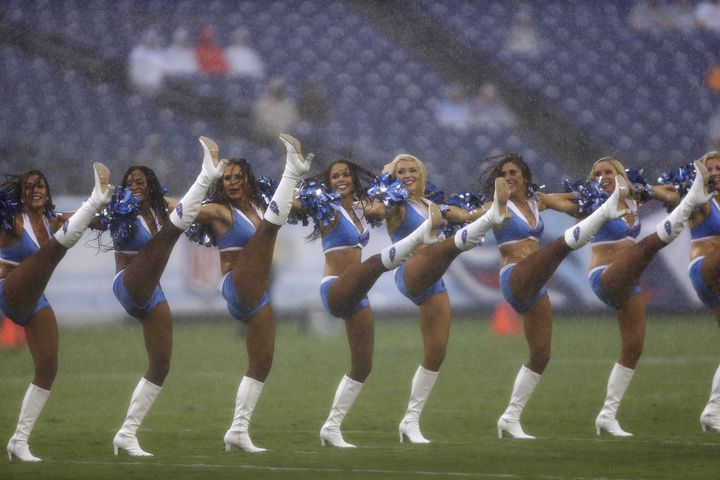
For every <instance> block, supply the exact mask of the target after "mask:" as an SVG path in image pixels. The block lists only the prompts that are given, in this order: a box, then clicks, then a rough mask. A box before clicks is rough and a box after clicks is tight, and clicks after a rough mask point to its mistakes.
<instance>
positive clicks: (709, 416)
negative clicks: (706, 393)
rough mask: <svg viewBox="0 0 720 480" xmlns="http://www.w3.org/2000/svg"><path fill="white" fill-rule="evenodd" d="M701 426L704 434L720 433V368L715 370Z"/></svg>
mask: <svg viewBox="0 0 720 480" xmlns="http://www.w3.org/2000/svg"><path fill="white" fill-rule="evenodd" d="M700 425H701V426H702V429H703V432H707V431H708V430H710V431H711V432H718V433H720V367H718V369H717V370H715V376H714V377H713V380H712V389H711V391H710V400H708V403H707V405H705V409H704V410H703V412H702V415H700Z"/></svg>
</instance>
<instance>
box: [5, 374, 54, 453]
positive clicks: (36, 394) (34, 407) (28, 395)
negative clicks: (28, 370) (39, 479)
mask: <svg viewBox="0 0 720 480" xmlns="http://www.w3.org/2000/svg"><path fill="white" fill-rule="evenodd" d="M48 396H50V390H45V389H43V388H40V387H38V386H36V385H34V384H32V383H31V384H30V386H29V387H28V389H27V391H26V392H25V397H24V398H23V401H22V406H21V407H20V416H19V417H18V423H17V427H16V428H15V433H13V436H12V437H10V441H9V442H8V444H7V452H8V458H10V461H11V462H12V461H13V459H17V460H20V461H22V462H41V461H42V459H40V458H38V457H36V456H34V455H33V454H32V453H30V446H29V445H28V438H29V437H30V432H32V429H33V427H34V426H35V422H36V421H37V419H38V417H39V416H40V413H42V411H43V408H44V407H45V403H46V402H47V399H48Z"/></svg>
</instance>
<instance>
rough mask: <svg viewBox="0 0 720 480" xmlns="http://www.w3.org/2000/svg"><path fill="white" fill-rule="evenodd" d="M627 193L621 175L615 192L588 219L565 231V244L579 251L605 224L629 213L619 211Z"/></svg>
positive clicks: (618, 177) (616, 183)
mask: <svg viewBox="0 0 720 480" xmlns="http://www.w3.org/2000/svg"><path fill="white" fill-rule="evenodd" d="M627 192H628V188H627V184H626V183H625V179H624V178H623V177H621V176H620V175H618V176H616V177H615V190H614V191H613V193H612V194H611V195H610V197H609V198H608V199H607V200H605V203H603V204H602V205H600V207H598V209H597V210H595V211H594V212H593V213H591V214H590V215H589V216H588V217H586V218H584V219H582V220H580V221H579V222H578V223H577V224H575V226H572V227H570V228H568V229H567V230H565V243H566V244H567V245H568V246H569V247H570V248H572V249H573V250H577V249H578V248H580V247H582V246H583V245H585V244H586V243H588V242H589V241H590V239H592V237H593V236H594V235H595V234H596V233H597V231H598V230H600V228H601V227H602V226H603V225H604V224H605V222H607V221H608V220H613V219H615V218H620V217H622V216H623V215H625V214H626V213H628V210H627V209H619V208H620V203H619V202H620V201H621V200H622V199H624V198H625V196H626V195H627Z"/></svg>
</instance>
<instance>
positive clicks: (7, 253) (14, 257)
mask: <svg viewBox="0 0 720 480" xmlns="http://www.w3.org/2000/svg"><path fill="white" fill-rule="evenodd" d="M43 223H44V225H45V228H46V229H47V231H48V234H49V235H50V236H52V230H50V223H49V222H48V221H47V219H46V218H45V217H43ZM38 250H40V244H39V243H38V241H37V238H35V232H33V230H32V226H31V225H30V219H29V218H28V216H27V214H26V213H23V233H22V236H21V237H20V238H19V239H18V241H17V242H15V243H13V244H12V245H10V246H7V247H0V260H2V261H3V262H5V263H10V264H13V265H17V264H19V263H20V262H22V261H23V260H25V259H26V258H27V257H29V256H30V255H32V254H33V253H35V252H37V251H38Z"/></svg>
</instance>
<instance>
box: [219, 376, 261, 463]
mask: <svg viewBox="0 0 720 480" xmlns="http://www.w3.org/2000/svg"><path fill="white" fill-rule="evenodd" d="M264 386H265V384H264V383H263V382H258V381H257V380H255V379H254V378H250V377H243V378H242V380H241V381H240V386H239V387H238V391H237V396H236V397H235V416H234V417H233V421H232V425H231V426H230V430H228V431H227V432H226V433H225V437H224V439H223V440H224V441H225V451H226V452H229V451H230V450H231V449H232V447H233V446H235V447H237V448H239V449H241V450H244V451H246V452H250V453H257V452H264V451H266V449H265V448H260V447H256V446H255V445H254V444H253V442H252V440H250V434H249V432H248V428H249V426H250V417H252V414H253V410H255V405H256V404H257V401H258V399H259V398H260V394H261V393H262V390H263V387H264Z"/></svg>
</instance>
